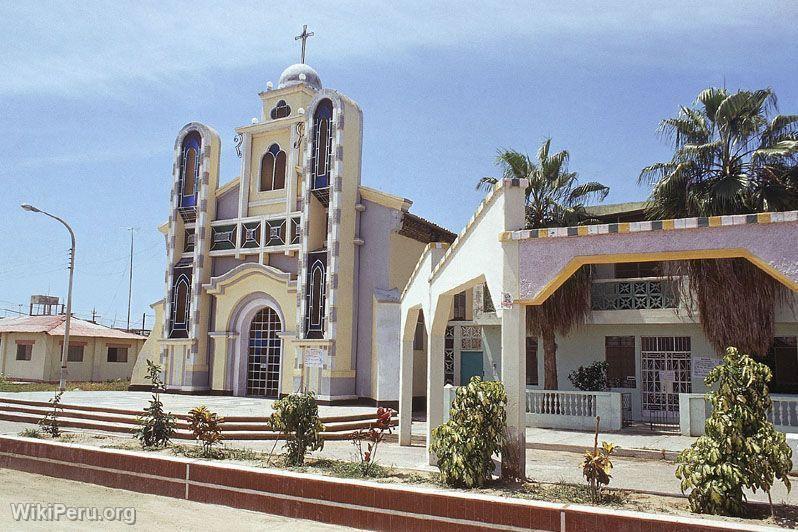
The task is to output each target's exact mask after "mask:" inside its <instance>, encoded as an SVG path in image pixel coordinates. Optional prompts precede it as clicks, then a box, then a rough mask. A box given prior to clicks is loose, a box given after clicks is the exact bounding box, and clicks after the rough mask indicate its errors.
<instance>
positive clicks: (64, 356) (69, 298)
mask: <svg viewBox="0 0 798 532" xmlns="http://www.w3.org/2000/svg"><path fill="white" fill-rule="evenodd" d="M20 207H22V208H23V209H25V210H26V211H29V212H40V213H42V214H44V215H45V216H49V217H50V218H52V219H53V220H56V221H58V222H61V223H62V224H63V225H64V227H66V228H67V231H69V237H70V238H71V239H72V248H71V249H70V250H69V288H68V289H67V304H66V319H65V320H64V345H63V346H62V349H61V372H60V375H59V381H58V390H59V391H62V392H63V391H64V389H65V388H66V377H67V354H68V353H69V324H70V321H71V320H72V277H73V276H74V274H75V233H74V231H72V228H71V227H69V224H68V223H66V222H65V221H64V220H62V219H61V218H59V217H58V216H55V215H53V214H50V213H49V212H46V211H43V210H41V209H38V208H36V207H34V206H33V205H31V204H29V203H23V204H22V205H20Z"/></svg>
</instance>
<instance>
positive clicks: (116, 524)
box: [0, 469, 353, 532]
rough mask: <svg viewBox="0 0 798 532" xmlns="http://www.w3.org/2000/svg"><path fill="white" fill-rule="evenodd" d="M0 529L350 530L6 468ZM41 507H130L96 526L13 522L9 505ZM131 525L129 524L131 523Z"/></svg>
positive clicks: (1, 473) (0, 483) (1, 474)
mask: <svg viewBox="0 0 798 532" xmlns="http://www.w3.org/2000/svg"><path fill="white" fill-rule="evenodd" d="M0 500H2V501H3V504H2V505H0V530H48V531H49V530H92V529H93V530H103V531H106V530H107V531H114V530H131V529H139V530H177V529H181V530H229V529H230V525H231V523H235V530H237V531H238V530H242V531H250V530H251V531H253V532H254V531H256V530H286V531H289V530H292V531H297V530H302V531H305V530H308V531H327V530H353V529H348V528H345V527H339V526H334V525H328V524H324V523H317V522H315V521H305V520H301V519H289V518H287V517H282V516H277V515H270V514H265V513H260V512H251V511H249V510H239V509H236V508H229V507H227V506H217V505H215V504H203V503H198V502H192V501H185V500H181V499H172V498H169V497H161V496H158V495H147V494H143V493H134V492H131V491H125V490H119V489H112V488H106V487H104V486H97V485H94V484H84V483H82V482H74V481H71V480H64V479H60V478H52V477H46V476H41V475H33V474H31V473H23V472H20V471H12V470H9V469H0ZM19 503H41V504H45V505H47V504H54V505H61V504H63V505H66V506H68V507H72V508H82V507H89V508H93V507H99V508H100V509H101V510H102V509H104V508H120V509H126V508H133V509H134V510H135V514H133V512H132V511H130V510H123V512H121V513H119V514H117V516H118V519H116V516H115V520H113V521H109V520H108V519H107V518H106V519H104V520H103V521H102V522H99V521H92V520H91V519H89V518H84V519H82V520H75V521H71V520H67V519H66V517H61V518H60V519H59V520H58V521H24V520H23V521H17V520H15V519H14V516H13V514H12V509H11V505H13V504H19ZM131 521H132V522H131Z"/></svg>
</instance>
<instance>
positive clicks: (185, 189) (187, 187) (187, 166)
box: [180, 131, 202, 207]
mask: <svg viewBox="0 0 798 532" xmlns="http://www.w3.org/2000/svg"><path fill="white" fill-rule="evenodd" d="M201 143H202V138H201V137H200V135H199V133H197V132H196V131H192V132H191V133H189V134H188V135H186V137H185V138H184V139H183V148H182V150H181V154H180V207H194V206H195V205H196V204H197V188H198V187H197V185H198V183H199V169H200V146H201Z"/></svg>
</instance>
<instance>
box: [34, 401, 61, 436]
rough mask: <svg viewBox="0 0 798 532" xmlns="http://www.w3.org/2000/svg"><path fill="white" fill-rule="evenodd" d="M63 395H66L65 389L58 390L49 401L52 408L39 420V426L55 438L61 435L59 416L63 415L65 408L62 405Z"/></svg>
mask: <svg viewBox="0 0 798 532" xmlns="http://www.w3.org/2000/svg"><path fill="white" fill-rule="evenodd" d="M62 395H64V392H63V391H59V392H56V394H55V396H53V398H52V399H50V400H49V401H47V402H48V403H50V406H51V407H52V408H51V409H50V411H49V412H47V414H45V416H44V418H43V419H42V420H41V421H39V426H40V427H41V428H42V430H43V431H44V432H46V433H47V434H49V435H50V436H52V437H53V438H57V437H59V436H60V435H61V425H60V424H59V423H58V416H59V415H61V413H62V412H63V410H64V409H63V407H62V406H61V396H62Z"/></svg>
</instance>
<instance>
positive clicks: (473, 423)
mask: <svg viewBox="0 0 798 532" xmlns="http://www.w3.org/2000/svg"><path fill="white" fill-rule="evenodd" d="M506 405H507V395H506V394H505V392H504V385H503V384H502V383H501V382H483V381H482V380H481V379H480V378H479V377H472V379H471V382H469V383H468V384H467V385H466V386H461V387H460V388H458V389H457V393H456V395H455V398H454V401H453V402H452V409H451V413H450V416H449V421H447V422H446V423H444V424H443V425H441V426H440V427H438V428H436V429H434V430H433V431H432V445H431V450H432V451H433V452H434V453H435V454H436V456H437V457H438V468H439V469H440V470H441V480H442V481H443V482H445V483H446V484H449V485H450V486H454V487H463V488H475V487H481V486H483V485H484V484H485V482H486V481H488V480H490V478H491V473H492V472H493V459H492V458H493V455H494V454H498V453H499V452H500V451H501V447H502V443H503V442H504V432H505V429H506V424H507V412H506V411H505V406H506Z"/></svg>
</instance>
